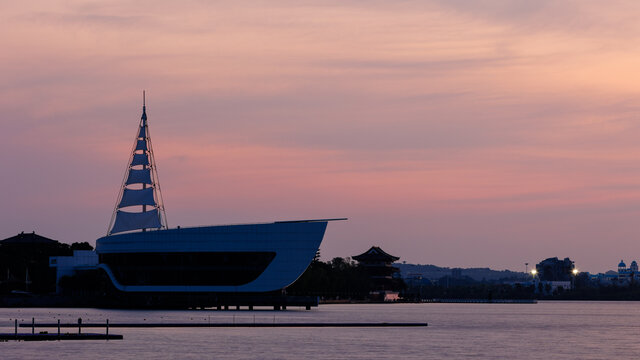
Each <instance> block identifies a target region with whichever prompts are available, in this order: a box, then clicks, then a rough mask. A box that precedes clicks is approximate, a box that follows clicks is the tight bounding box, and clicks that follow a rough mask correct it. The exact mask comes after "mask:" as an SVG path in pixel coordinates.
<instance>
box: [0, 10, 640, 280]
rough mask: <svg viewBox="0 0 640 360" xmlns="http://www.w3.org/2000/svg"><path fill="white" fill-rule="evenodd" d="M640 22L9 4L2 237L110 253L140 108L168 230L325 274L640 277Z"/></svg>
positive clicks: (585, 13)
mask: <svg viewBox="0 0 640 360" xmlns="http://www.w3.org/2000/svg"><path fill="white" fill-rule="evenodd" d="M639 11H640V3H638V2H634V1H610V2H599V1H545V0H540V1H517V0H514V1H502V0H478V1H455V0H446V1H384V0H373V1H359V0H344V1H330V0H329V1H280V0H272V1H243V2H236V1H195V0H193V1H191V0H187V1H180V2H176V1H163V0H159V1H135V2H131V1H75V0H71V1H39V0H36V1H29V2H14V1H2V0H0V49H1V51H0V165H1V167H2V175H1V177H0V188H1V189H2V190H1V193H0V194H1V197H0V198H1V202H0V238H5V237H9V236H13V235H15V234H16V233H19V232H21V231H25V232H30V231H36V232H37V233H39V234H41V235H44V236H47V237H50V238H53V239H57V240H60V241H63V242H67V243H71V242H76V241H88V242H90V243H92V244H95V239H97V238H98V237H101V236H104V235H105V234H106V232H107V226H108V224H109V220H110V218H111V214H112V212H113V207H114V205H115V201H116V197H117V195H118V190H119V186H120V184H121V181H122V177H123V174H124V171H125V167H126V165H127V160H128V156H129V152H130V150H131V144H132V142H133V138H134V137H135V135H136V127H137V125H138V122H139V119H140V114H141V105H142V104H141V103H142V90H143V89H145V90H146V91H147V114H148V116H149V126H150V134H151V139H152V143H153V149H154V152H155V157H156V161H157V165H158V175H159V179H160V184H161V186H162V190H163V192H162V194H163V197H164V202H165V206H166V210H167V218H168V222H169V225H170V226H171V227H173V226H177V225H180V226H196V225H213V224H229V223H250V222H268V221H274V220H292V219H313V218H336V217H347V218H349V220H348V221H342V222H334V223H330V224H329V226H328V229H327V232H326V235H325V239H324V241H323V243H322V245H321V248H320V251H321V255H322V258H323V259H325V260H328V259H331V258H333V257H336V256H341V257H346V256H353V255H357V254H360V253H362V252H364V251H365V250H367V249H368V248H369V247H370V246H372V245H377V246H381V247H382V248H383V249H384V250H385V251H387V252H389V253H391V254H393V255H396V256H399V257H400V258H401V261H406V262H407V263H417V264H435V265H439V266H449V267H491V268H494V269H511V270H517V271H524V269H525V263H529V268H531V265H532V264H535V263H537V262H539V261H541V260H543V259H545V258H548V257H554V256H557V257H559V258H564V257H570V258H571V259H572V260H574V261H575V262H576V267H578V268H579V269H581V270H585V271H590V272H601V271H606V270H610V269H614V268H615V267H616V265H617V263H618V262H619V261H620V259H624V260H625V261H626V262H628V263H629V262H631V260H640V241H638V240H639V239H640V105H639V104H640V103H638V99H639V98H640V85H639V84H640V71H638V68H639V66H640V65H639V64H640V22H638V21H637V14H638V13H639Z"/></svg>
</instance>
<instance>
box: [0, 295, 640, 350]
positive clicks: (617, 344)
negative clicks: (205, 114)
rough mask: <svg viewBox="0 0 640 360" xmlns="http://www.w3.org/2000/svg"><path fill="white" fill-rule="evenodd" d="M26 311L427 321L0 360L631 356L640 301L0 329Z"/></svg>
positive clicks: (202, 331)
mask: <svg viewBox="0 0 640 360" xmlns="http://www.w3.org/2000/svg"><path fill="white" fill-rule="evenodd" d="M31 317H35V318H36V321H42V322H56V321H57V319H59V318H60V319H61V320H62V322H75V321H76V320H77V318H78V317H82V318H83V321H84V322H103V321H104V320H105V319H107V318H108V319H109V320H110V321H111V322H113V323H115V322H144V321H147V322H190V321H193V322H209V321H210V322H233V321H235V322H254V321H255V322H263V323H264V322H274V321H275V322H296V321H297V322H340V321H342V322H357V321H362V322H383V321H386V322H414V321H420V322H422V321H426V322H428V323H429V326H428V327H426V328H293V329H279V328H275V329H269V328H256V329H251V328H248V329H234V328H213V329H209V328H186V329H152V328H151V329H111V333H116V334H123V335H124V340H118V341H108V342H107V341H62V342H13V341H12V342H5V343H0V358H2V359H24V358H41V357H44V356H46V357H47V358H58V359H66V358H68V359H79V358H85V359H93V358H103V359H127V358H136V359H138V360H143V359H174V358H176V359H177V358H180V359H205V358H209V359H213V358H215V359H444V358H449V359H467V358H472V359H547V358H549V359H551V358H557V359H611V358H614V357H617V358H620V359H632V358H636V357H637V356H638V355H639V354H640V344H639V343H638V339H640V333H639V332H638V324H640V302H540V303H538V304H388V305H387V304H379V305H324V306H321V307H320V308H317V309H314V310H311V311H305V310H303V309H300V310H298V309H296V308H294V309H290V310H287V311H279V312H274V311H270V310H269V311H266V310H265V311H252V312H250V311H209V310H196V311H122V310H100V309H0V332H12V331H13V320H10V319H15V318H18V320H19V321H20V322H22V321H24V322H30V321H31ZM36 330H37V329H36ZM47 330H49V331H56V330H55V329H47ZM19 331H22V332H29V331H30V329H27V328H21V329H19ZM67 331H72V330H71V329H69V330H67ZM85 331H89V329H87V330H85ZM90 331H92V332H101V331H103V329H92V330H90Z"/></svg>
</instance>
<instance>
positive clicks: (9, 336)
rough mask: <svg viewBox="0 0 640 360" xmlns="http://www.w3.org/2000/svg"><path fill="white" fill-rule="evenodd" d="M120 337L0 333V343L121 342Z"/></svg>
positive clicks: (93, 334) (87, 334) (89, 334)
mask: <svg viewBox="0 0 640 360" xmlns="http://www.w3.org/2000/svg"><path fill="white" fill-rule="evenodd" d="M122 339H123V336H122V335H116V334H95V333H83V334H78V333H73V334H71V333H65V334H56V333H53V334H49V333H46V332H43V333H38V334H15V333H0V341H9V340H15V341H58V340H122Z"/></svg>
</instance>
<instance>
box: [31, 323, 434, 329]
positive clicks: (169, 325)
mask: <svg viewBox="0 0 640 360" xmlns="http://www.w3.org/2000/svg"><path fill="white" fill-rule="evenodd" d="M32 326H35V327H39V328H53V327H57V326H58V324H57V323H37V324H30V323H21V324H20V327H32ZM59 326H60V327H61V328H78V324H73V323H66V324H60V325H59ZM425 326H428V324H427V323H422V322H410V323H409V322H397V323H396V322H356V323H349V322H345V323H342V322H340V323H336V322H326V323H325V322H317V323H308V322H306V323H276V322H273V323H110V324H109V327H110V328H233V327H236V328H238V327H241V328H275V327H277V328H304V327H310V328H319V327H343V328H344V327H425ZM82 327H83V328H104V327H105V324H102V323H82Z"/></svg>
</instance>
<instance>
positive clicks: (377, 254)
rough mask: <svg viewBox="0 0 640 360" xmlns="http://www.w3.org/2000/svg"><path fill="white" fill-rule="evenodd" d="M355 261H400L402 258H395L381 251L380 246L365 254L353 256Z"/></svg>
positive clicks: (373, 247)
mask: <svg viewBox="0 0 640 360" xmlns="http://www.w3.org/2000/svg"><path fill="white" fill-rule="evenodd" d="M351 258H352V259H353V260H356V261H367V260H368V261H390V262H394V261H398V260H399V259H400V258H399V257H397V256H393V255H391V254H388V253H386V252H385V251H384V250H382V249H380V247H378V246H372V247H371V248H370V249H369V250H367V251H365V252H363V253H362V254H360V255H356V256H352V257H351Z"/></svg>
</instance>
